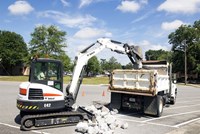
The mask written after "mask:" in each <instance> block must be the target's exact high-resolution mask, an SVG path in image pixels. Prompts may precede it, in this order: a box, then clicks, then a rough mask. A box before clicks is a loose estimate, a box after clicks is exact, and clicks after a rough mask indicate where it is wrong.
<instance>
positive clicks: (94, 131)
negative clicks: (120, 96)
mask: <svg viewBox="0 0 200 134" xmlns="http://www.w3.org/2000/svg"><path fill="white" fill-rule="evenodd" d="M85 109H86V110H88V111H90V112H92V113H93V114H94V115H95V120H94V121H91V120H88V121H87V122H79V123H78V124H77V126H76V131H77V132H80V133H87V134H114V130H115V129H116V128H122V129H127V128H128V123H123V122H121V121H119V120H117V119H116V117H115V116H114V115H115V114H117V113H118V110H117V109H113V110H112V111H110V110H109V109H108V108H107V107H105V106H102V105H100V104H98V105H91V106H87V107H85Z"/></svg>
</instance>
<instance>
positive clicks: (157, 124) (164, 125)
mask: <svg viewBox="0 0 200 134" xmlns="http://www.w3.org/2000/svg"><path fill="white" fill-rule="evenodd" d="M117 119H118V120H123V121H129V122H136V123H144V124H151V125H156V126H163V127H170V128H177V127H175V126H171V125H166V124H159V123H153V122H143V121H137V120H131V119H121V118H117Z"/></svg>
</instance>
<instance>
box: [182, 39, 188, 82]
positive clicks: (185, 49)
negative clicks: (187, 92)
mask: <svg viewBox="0 0 200 134" xmlns="http://www.w3.org/2000/svg"><path fill="white" fill-rule="evenodd" d="M183 45H184V53H185V85H187V44H186V40H183Z"/></svg>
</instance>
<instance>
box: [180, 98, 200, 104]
mask: <svg viewBox="0 0 200 134" xmlns="http://www.w3.org/2000/svg"><path fill="white" fill-rule="evenodd" d="M198 101H200V98H199V99H196V100H190V101H179V102H176V104H181V103H187V102H198Z"/></svg>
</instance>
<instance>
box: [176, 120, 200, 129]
mask: <svg viewBox="0 0 200 134" xmlns="http://www.w3.org/2000/svg"><path fill="white" fill-rule="evenodd" d="M198 120H200V118H195V119H192V120H189V121H186V122H182V123H180V124H177V125H175V126H174V127H180V126H183V125H186V124H189V123H191V122H194V121H198Z"/></svg>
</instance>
